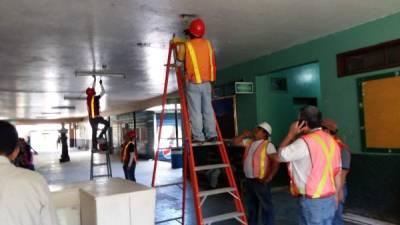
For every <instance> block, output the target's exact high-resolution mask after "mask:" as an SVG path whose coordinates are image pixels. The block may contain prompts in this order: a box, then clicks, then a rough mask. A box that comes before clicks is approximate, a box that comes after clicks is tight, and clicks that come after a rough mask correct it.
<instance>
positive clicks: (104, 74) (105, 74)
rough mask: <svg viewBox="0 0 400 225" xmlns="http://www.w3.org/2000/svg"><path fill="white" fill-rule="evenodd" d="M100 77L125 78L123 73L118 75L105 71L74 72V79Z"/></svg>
mask: <svg viewBox="0 0 400 225" xmlns="http://www.w3.org/2000/svg"><path fill="white" fill-rule="evenodd" d="M93 75H95V76H101V77H114V78H124V79H125V78H126V75H125V73H118V72H112V71H106V70H93V71H75V76H76V77H90V76H93Z"/></svg>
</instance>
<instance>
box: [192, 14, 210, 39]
mask: <svg viewBox="0 0 400 225" xmlns="http://www.w3.org/2000/svg"><path fill="white" fill-rule="evenodd" d="M188 30H189V33H191V34H192V35H193V36H195V37H198V38H201V37H203V35H204V33H205V31H206V25H205V24H204V22H203V20H202V19H200V18H198V19H195V20H193V21H192V22H191V23H190V25H189V29H188Z"/></svg>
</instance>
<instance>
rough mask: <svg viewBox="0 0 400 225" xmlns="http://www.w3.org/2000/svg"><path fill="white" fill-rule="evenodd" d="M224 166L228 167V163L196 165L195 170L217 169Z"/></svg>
mask: <svg viewBox="0 0 400 225" xmlns="http://www.w3.org/2000/svg"><path fill="white" fill-rule="evenodd" d="M226 167H228V164H212V165H206V166H196V168H195V170H196V171H202V170H212V169H219V168H226Z"/></svg>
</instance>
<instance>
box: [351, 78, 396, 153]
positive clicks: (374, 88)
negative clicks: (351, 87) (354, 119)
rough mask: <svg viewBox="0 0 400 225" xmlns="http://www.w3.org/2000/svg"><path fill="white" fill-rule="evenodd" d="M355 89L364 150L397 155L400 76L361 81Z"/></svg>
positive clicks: (363, 79)
mask: <svg viewBox="0 0 400 225" xmlns="http://www.w3.org/2000/svg"><path fill="white" fill-rule="evenodd" d="M358 86H359V99H360V104H359V107H360V120H361V121H360V124H361V138H362V142H363V147H364V149H365V150H366V151H370V152H381V153H384V152H386V153H391V152H397V153H400V76H398V73H397V72H396V73H395V74H393V73H392V74H383V75H378V76H374V77H367V78H361V79H359V80H358Z"/></svg>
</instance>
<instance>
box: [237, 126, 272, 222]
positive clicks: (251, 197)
mask: <svg viewBox="0 0 400 225" xmlns="http://www.w3.org/2000/svg"><path fill="white" fill-rule="evenodd" d="M271 134H272V128H271V126H270V125H269V124H268V123H267V122H262V123H260V124H259V125H258V126H257V127H256V128H254V130H253V132H250V131H244V132H243V134H241V135H239V136H237V137H235V138H234V139H233V144H234V145H237V146H244V147H245V152H244V156H243V170H244V173H245V176H246V185H245V193H246V206H247V218H248V222H249V225H257V224H259V223H258V219H259V218H258V215H259V214H258V212H259V208H260V207H261V211H262V213H261V219H262V223H261V224H263V225H273V224H274V211H273V205H272V201H271V187H270V184H269V182H270V181H271V180H272V178H273V177H274V176H275V174H276V172H277V171H278V168H279V159H278V155H277V153H276V149H275V146H274V145H273V144H272V143H271V142H270V136H271Z"/></svg>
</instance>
